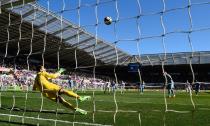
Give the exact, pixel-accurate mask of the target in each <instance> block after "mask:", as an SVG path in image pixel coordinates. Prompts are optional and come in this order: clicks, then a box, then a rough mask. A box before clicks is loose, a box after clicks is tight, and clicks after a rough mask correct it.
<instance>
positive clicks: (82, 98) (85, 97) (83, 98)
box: [59, 89, 91, 102]
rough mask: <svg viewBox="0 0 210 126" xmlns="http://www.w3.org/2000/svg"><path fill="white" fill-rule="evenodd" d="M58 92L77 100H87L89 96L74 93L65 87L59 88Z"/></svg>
mask: <svg viewBox="0 0 210 126" xmlns="http://www.w3.org/2000/svg"><path fill="white" fill-rule="evenodd" d="M59 94H65V95H67V96H70V97H74V98H77V99H78V100H79V101H81V102H82V101H85V100H89V99H90V98H91V97H90V96H79V95H78V94H76V93H74V92H73V91H70V90H66V89H60V91H59Z"/></svg>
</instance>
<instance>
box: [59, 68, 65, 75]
mask: <svg viewBox="0 0 210 126" xmlns="http://www.w3.org/2000/svg"><path fill="white" fill-rule="evenodd" d="M64 71H66V69H64V68H60V69H59V70H58V73H60V74H61V73H63V72H64Z"/></svg>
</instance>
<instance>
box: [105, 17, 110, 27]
mask: <svg viewBox="0 0 210 126" xmlns="http://www.w3.org/2000/svg"><path fill="white" fill-rule="evenodd" d="M104 23H105V24H106V25H110V24H111V23H112V18H111V17H105V18H104Z"/></svg>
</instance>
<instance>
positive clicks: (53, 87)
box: [33, 71, 61, 93]
mask: <svg viewBox="0 0 210 126" xmlns="http://www.w3.org/2000/svg"><path fill="white" fill-rule="evenodd" d="M59 75H60V74H59V73H55V74H50V73H48V72H46V71H42V72H39V73H38V74H37V76H36V78H35V82H34V86H33V90H39V91H41V92H42V93H47V92H49V91H50V92H54V93H56V92H57V91H59V90H60V89H61V87H60V86H58V85H57V84H54V83H52V82H50V81H49V80H48V79H54V78H57V77H58V76H59Z"/></svg>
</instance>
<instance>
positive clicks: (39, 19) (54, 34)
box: [0, 0, 210, 66]
mask: <svg viewBox="0 0 210 126" xmlns="http://www.w3.org/2000/svg"><path fill="white" fill-rule="evenodd" d="M8 1H10V0H1V6H2V7H1V8H2V14H0V29H1V30H0V42H1V45H0V50H1V51H2V50H3V52H1V53H2V55H3V56H5V55H4V54H3V53H4V52H6V51H5V48H6V43H9V44H8V52H9V53H11V54H12V53H13V56H15V55H16V54H17V52H18V46H17V42H20V52H19V54H18V55H25V56H27V55H29V54H30V55H31V57H33V56H34V57H35V58H40V60H41V56H40V55H41V54H42V53H43V51H45V55H44V56H45V59H47V60H48V61H50V62H57V52H58V50H59V49H60V50H59V52H60V63H61V64H62V63H64V64H72V65H73V64H75V50H77V53H76V55H77V63H78V66H93V65H94V64H95V60H94V55H93V50H94V54H95V56H96V59H97V63H98V64H97V65H107V64H108V65H115V64H116V61H117V55H116V51H117V54H118V61H119V65H127V64H128V63H131V62H140V63H142V65H145V66H148V65H152V66H153V65H161V64H162V61H163V60H164V56H165V54H148V55H146V54H143V55H141V56H140V57H139V56H131V55H129V54H128V53H126V52H125V51H122V50H120V49H119V48H116V47H115V46H114V45H112V44H110V43H108V42H106V41H105V40H103V39H99V38H97V39H96V37H95V36H94V35H92V34H91V33H89V32H87V31H86V30H85V29H83V28H80V27H78V26H77V25H75V24H73V23H72V22H70V21H68V20H66V19H63V18H62V19H61V17H60V16H58V15H56V14H55V13H53V12H51V11H48V10H47V9H45V8H43V7H41V6H40V5H38V4H36V3H34V2H33V3H27V2H32V1H34V0H25V4H24V5H21V3H22V2H23V0H12V1H13V3H14V4H10V3H9V2H8ZM11 5H12V6H13V7H11ZM11 12H12V13H11ZM9 13H11V14H9ZM21 22H22V23H21ZM61 22H62V23H61ZM32 25H33V28H32ZM32 31H33V32H32ZM8 33H9V34H8ZM20 33H21V34H20ZM8 35H9V36H8ZM20 36H21V38H20ZM78 38H79V39H78ZM96 40H97V45H95V43H96ZM45 42H46V46H45V49H44V44H45ZM3 43H5V44H3ZM30 45H32V49H31V46H30ZM59 46H60V48H59ZM190 59H192V60H191V61H192V64H206V63H210V52H194V53H193V56H192V53H191V52H185V53H184V52H183V53H167V54H166V59H165V63H164V64H165V65H178V64H189V62H190Z"/></svg>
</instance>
